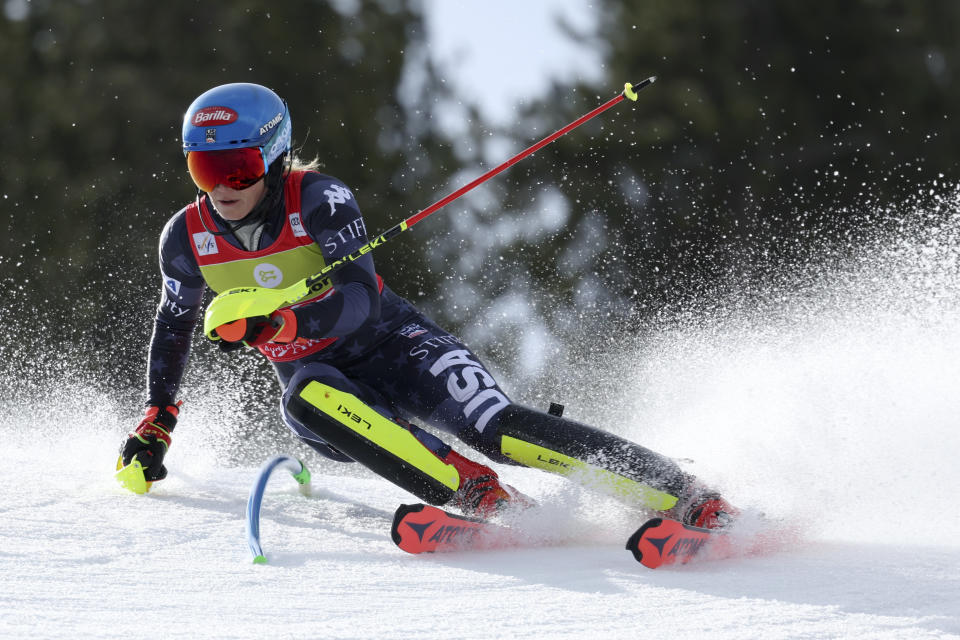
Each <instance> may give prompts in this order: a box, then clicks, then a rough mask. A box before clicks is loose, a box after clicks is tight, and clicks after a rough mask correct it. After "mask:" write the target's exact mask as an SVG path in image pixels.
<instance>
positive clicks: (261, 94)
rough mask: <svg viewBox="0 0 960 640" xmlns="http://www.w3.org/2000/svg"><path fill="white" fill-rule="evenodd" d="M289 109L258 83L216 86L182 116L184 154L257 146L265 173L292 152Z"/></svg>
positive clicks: (193, 103) (274, 94)
mask: <svg viewBox="0 0 960 640" xmlns="http://www.w3.org/2000/svg"><path fill="white" fill-rule="evenodd" d="M290 134H291V127H290V110H289V109H288V108H287V103H286V102H284V100H282V99H281V98H280V96H278V95H277V94H276V93H274V92H273V91H271V90H270V89H268V88H266V87H264V86H261V85H259V84H251V83H248V82H235V83H232V84H223V85H220V86H219V87H214V88H213V89H210V90H209V91H206V92H204V93H202V94H201V95H200V96H199V97H197V99H196V100H194V101H193V102H192V103H191V104H190V106H189V107H187V112H186V113H185V114H184V116H183V154H184V155H186V154H187V153H189V152H190V151H219V150H222V149H239V148H243V147H258V148H259V149H260V155H261V156H263V164H264V170H267V169H269V167H270V164H271V163H272V162H273V161H274V160H276V159H277V158H279V157H280V156H281V155H283V154H284V153H289V151H290Z"/></svg>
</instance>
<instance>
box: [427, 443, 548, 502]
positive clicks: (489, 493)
mask: <svg viewBox="0 0 960 640" xmlns="http://www.w3.org/2000/svg"><path fill="white" fill-rule="evenodd" d="M443 461H444V462H446V463H447V464H452V465H453V466H454V467H455V468H456V469H457V471H458V472H459V473H460V488H459V489H457V493H456V495H455V496H454V497H453V500H451V501H450V503H449V504H450V505H452V506H454V507H457V508H458V509H460V510H461V511H462V512H463V513H465V514H466V515H470V516H477V517H480V518H489V517H492V516H495V515H497V514H498V513H501V512H503V511H505V510H506V509H508V508H510V507H514V506H518V507H521V508H524V509H526V508H528V507H532V506H533V505H534V504H535V503H534V501H533V500H532V499H530V498H528V497H527V496H525V495H523V494H522V493H520V492H519V491H517V490H516V489H514V488H513V487H511V486H510V485H508V484H505V483H502V482H500V480H499V477H498V476H497V472H496V471H494V470H493V469H491V468H490V467H488V466H486V465H482V464H480V463H479V462H474V461H473V460H470V459H468V458H464V457H463V456H462V455H460V454H459V453H457V452H456V451H454V450H452V449H451V450H450V453H448V454H447V456H446V457H445V458H443Z"/></svg>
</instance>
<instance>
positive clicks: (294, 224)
mask: <svg viewBox="0 0 960 640" xmlns="http://www.w3.org/2000/svg"><path fill="white" fill-rule="evenodd" d="M289 217H290V228H291V229H293V235H294V236H296V237H298V238H302V237H303V236H305V235H307V232H306V230H304V228H303V222H302V221H301V220H300V212H299V211H298V212H296V213H291V214H290V216H289Z"/></svg>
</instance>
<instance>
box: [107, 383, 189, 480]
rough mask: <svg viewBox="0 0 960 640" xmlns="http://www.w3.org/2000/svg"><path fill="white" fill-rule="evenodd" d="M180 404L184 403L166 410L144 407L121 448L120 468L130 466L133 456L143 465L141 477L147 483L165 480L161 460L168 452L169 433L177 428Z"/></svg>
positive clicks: (164, 471)
mask: <svg viewBox="0 0 960 640" xmlns="http://www.w3.org/2000/svg"><path fill="white" fill-rule="evenodd" d="M181 404H183V402H178V403H177V404H175V405H173V404H172V405H168V406H167V407H157V406H151V407H147V411H146V414H145V415H144V417H143V420H141V421H140V424H138V425H137V428H136V430H135V431H134V432H133V433H131V434H129V435H128V436H127V439H126V441H124V443H123V444H122V445H120V459H121V462H122V464H123V466H127V465H128V464H130V463H131V462H132V461H133V458H134V456H136V458H137V460H138V461H139V462H140V464H141V465H143V477H144V479H146V481H147V482H156V481H157V480H163V479H164V478H166V477H167V468H166V467H165V466H163V457H164V456H165V455H166V454H167V449H169V448H170V432H171V431H173V428H174V427H175V426H176V425H177V416H178V415H179V414H180V405H181Z"/></svg>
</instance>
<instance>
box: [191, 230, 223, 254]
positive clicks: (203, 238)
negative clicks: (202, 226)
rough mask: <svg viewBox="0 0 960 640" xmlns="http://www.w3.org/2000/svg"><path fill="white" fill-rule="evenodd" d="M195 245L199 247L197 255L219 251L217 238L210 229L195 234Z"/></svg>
mask: <svg viewBox="0 0 960 640" xmlns="http://www.w3.org/2000/svg"><path fill="white" fill-rule="evenodd" d="M193 246H195V247H196V248H197V255H200V256H212V255H213V254H215V253H218V252H219V249H218V248H217V239H216V238H215V237H213V234H212V233H210V232H209V231H201V232H199V233H195V234H193Z"/></svg>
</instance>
